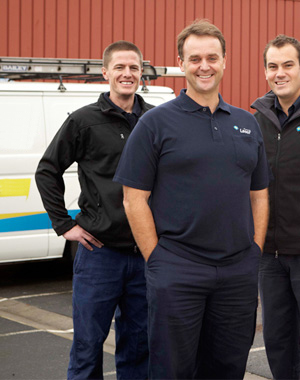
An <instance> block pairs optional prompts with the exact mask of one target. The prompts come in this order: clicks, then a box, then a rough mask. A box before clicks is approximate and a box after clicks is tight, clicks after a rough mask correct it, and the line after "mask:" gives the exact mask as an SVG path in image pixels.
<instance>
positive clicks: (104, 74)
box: [102, 67, 108, 80]
mask: <svg viewBox="0 0 300 380" xmlns="http://www.w3.org/2000/svg"><path fill="white" fill-rule="evenodd" d="M102 74H103V77H104V79H106V80H108V76H107V74H106V68H105V67H102Z"/></svg>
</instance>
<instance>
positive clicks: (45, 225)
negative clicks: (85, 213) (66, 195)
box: [0, 210, 80, 233]
mask: <svg viewBox="0 0 300 380" xmlns="http://www.w3.org/2000/svg"><path fill="white" fill-rule="evenodd" d="M79 211H80V210H68V214H69V215H70V216H71V217H72V218H73V219H74V218H75V216H76V215H77V214H78V213H79ZM49 228H51V221H50V219H49V216H48V214H47V213H42V214H40V213H39V214H35V215H25V216H18V217H15V218H7V219H0V233H1V232H16V231H30V230H45V229H49Z"/></svg>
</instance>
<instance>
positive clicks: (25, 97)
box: [0, 91, 49, 262]
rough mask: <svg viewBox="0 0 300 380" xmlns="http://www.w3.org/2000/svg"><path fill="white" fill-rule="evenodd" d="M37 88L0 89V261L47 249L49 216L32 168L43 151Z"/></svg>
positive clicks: (28, 256) (29, 256)
mask: <svg viewBox="0 0 300 380" xmlns="http://www.w3.org/2000/svg"><path fill="white" fill-rule="evenodd" d="M45 148H46V137H45V128H44V116H43V104H42V93H40V92H18V93H16V92H10V91H7V92H6V91H4V92H1V93H0V262H4V261H18V260H28V259H34V258H41V257H45V256H47V254H48V228H49V219H48V217H47V214H46V213H45V211H44V209H43V205H42V202H41V199H40V196H39V194H38V191H37V188H36V186H35V180H34V173H35V170H36V167H37V164H38V161H39V159H40V157H41V155H42V154H43V152H44V151H45Z"/></svg>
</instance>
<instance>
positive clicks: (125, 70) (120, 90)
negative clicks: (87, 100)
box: [102, 50, 142, 104]
mask: <svg viewBox="0 0 300 380" xmlns="http://www.w3.org/2000/svg"><path fill="white" fill-rule="evenodd" d="M102 73H103V76H104V78H105V79H106V80H108V82H109V85H110V98H111V100H112V101H113V102H114V103H115V104H118V100H128V99H129V98H133V97H134V94H135V92H136V90H137V89H138V87H139V83H140V79H141V75H142V68H141V63H140V57H139V56H138V55H137V53H136V52H134V51H131V50H129V51H128V50H121V51H115V52H113V53H112V56H111V59H110V61H109V63H108V67H103V68H102Z"/></svg>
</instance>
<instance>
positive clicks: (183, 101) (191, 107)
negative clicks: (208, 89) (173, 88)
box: [178, 88, 231, 113]
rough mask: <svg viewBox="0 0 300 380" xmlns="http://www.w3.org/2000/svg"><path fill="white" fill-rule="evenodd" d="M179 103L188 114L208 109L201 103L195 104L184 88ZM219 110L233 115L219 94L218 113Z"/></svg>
mask: <svg viewBox="0 0 300 380" xmlns="http://www.w3.org/2000/svg"><path fill="white" fill-rule="evenodd" d="M178 101H179V103H180V106H181V108H182V109H183V110H184V111H186V112H196V111H199V110H203V108H206V107H203V106H201V105H200V104H199V103H197V102H195V101H194V100H193V99H192V98H190V97H189V96H188V95H187V94H186V89H185V88H183V89H182V90H181V91H180V95H179V97H178ZM218 109H221V110H222V111H225V112H228V113H231V112H230V108H229V105H228V104H227V103H225V102H224V100H223V98H222V96H221V95H220V94H219V104H218V106H217V108H216V111H217V110H218Z"/></svg>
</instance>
